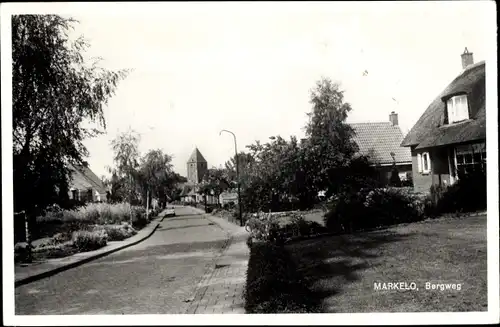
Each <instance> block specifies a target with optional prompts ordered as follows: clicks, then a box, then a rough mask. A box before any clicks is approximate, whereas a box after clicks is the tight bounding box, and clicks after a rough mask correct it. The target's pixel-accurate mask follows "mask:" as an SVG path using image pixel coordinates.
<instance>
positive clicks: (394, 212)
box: [324, 188, 425, 233]
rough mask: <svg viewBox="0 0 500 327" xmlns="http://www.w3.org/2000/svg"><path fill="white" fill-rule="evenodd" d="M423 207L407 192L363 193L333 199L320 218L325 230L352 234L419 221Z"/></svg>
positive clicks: (415, 197)
mask: <svg viewBox="0 0 500 327" xmlns="http://www.w3.org/2000/svg"><path fill="white" fill-rule="evenodd" d="M424 206H425V203H424V202H423V201H422V200H421V199H420V198H418V196H416V195H414V194H413V193H412V192H411V191H410V190H409V189H404V188H382V189H379V188H377V189H363V190H360V191H359V192H356V193H346V194H342V195H340V196H338V197H337V198H335V199H334V200H333V201H332V203H331V209H330V211H329V212H328V213H327V214H326V215H325V216H324V220H325V225H326V227H327V228H328V229H329V230H331V231H332V232H336V233H343V232H347V233H352V232H355V231H360V230H367V229H372V228H377V227H382V226H389V225H393V224H398V223H404V222H413V221H418V220H421V219H423V217H424Z"/></svg>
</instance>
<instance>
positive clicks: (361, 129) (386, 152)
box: [350, 122, 411, 164]
mask: <svg viewBox="0 0 500 327" xmlns="http://www.w3.org/2000/svg"><path fill="white" fill-rule="evenodd" d="M350 126H351V127H352V128H353V129H354V131H355V132H356V135H355V136H354V141H356V143H357V144H358V146H359V153H360V154H363V155H371V156H372V160H374V161H376V162H378V163H380V164H391V163H392V162H393V160H392V156H391V152H394V154H395V159H396V163H411V153H410V149H408V148H403V147H401V146H400V144H401V141H402V140H403V133H402V132H401V129H400V128H399V126H397V125H396V126H393V125H392V123H390V122H380V123H356V124H350Z"/></svg>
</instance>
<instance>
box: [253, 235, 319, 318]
mask: <svg viewBox="0 0 500 327" xmlns="http://www.w3.org/2000/svg"><path fill="white" fill-rule="evenodd" d="M244 296H245V310H246V312H247V313H305V312H317V311H318V303H317V302H316V301H315V299H314V297H313V296H312V292H311V291H310V290H309V288H308V285H307V284H306V282H305V280H304V279H303V278H302V276H301V275H300V274H299V273H298V271H297V267H296V266H295V264H294V262H293V261H292V259H291V257H290V255H289V254H288V252H287V251H286V249H285V248H284V247H283V246H277V245H274V244H271V243H268V242H263V243H257V244H255V245H254V246H252V247H251V249H250V258H249V261H248V268H247V280H246V286H245V294H244Z"/></svg>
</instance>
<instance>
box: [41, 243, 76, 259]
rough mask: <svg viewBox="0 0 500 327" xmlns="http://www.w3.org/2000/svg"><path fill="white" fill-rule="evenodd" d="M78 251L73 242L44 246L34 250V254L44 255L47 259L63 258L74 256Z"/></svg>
mask: <svg viewBox="0 0 500 327" xmlns="http://www.w3.org/2000/svg"><path fill="white" fill-rule="evenodd" d="M75 252H77V251H76V249H75V247H74V246H73V243H72V242H71V241H66V242H63V243H58V244H51V243H47V244H42V245H40V246H38V247H36V248H34V249H33V254H35V255H36V254H38V255H40V254H43V257H45V258H62V257H67V256H69V255H72V254H74V253H75Z"/></svg>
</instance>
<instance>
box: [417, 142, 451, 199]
mask: <svg viewBox="0 0 500 327" xmlns="http://www.w3.org/2000/svg"><path fill="white" fill-rule="evenodd" d="M424 152H429V156H430V160H431V172H430V173H426V174H424V173H421V172H419V171H418V163H417V154H418V153H420V154H422V153H424ZM411 158H412V173H413V188H414V189H415V191H416V192H421V193H428V192H430V188H431V187H432V185H449V183H450V172H449V168H448V148H447V147H439V148H431V149H428V150H418V151H417V150H415V147H412V148H411Z"/></svg>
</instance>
